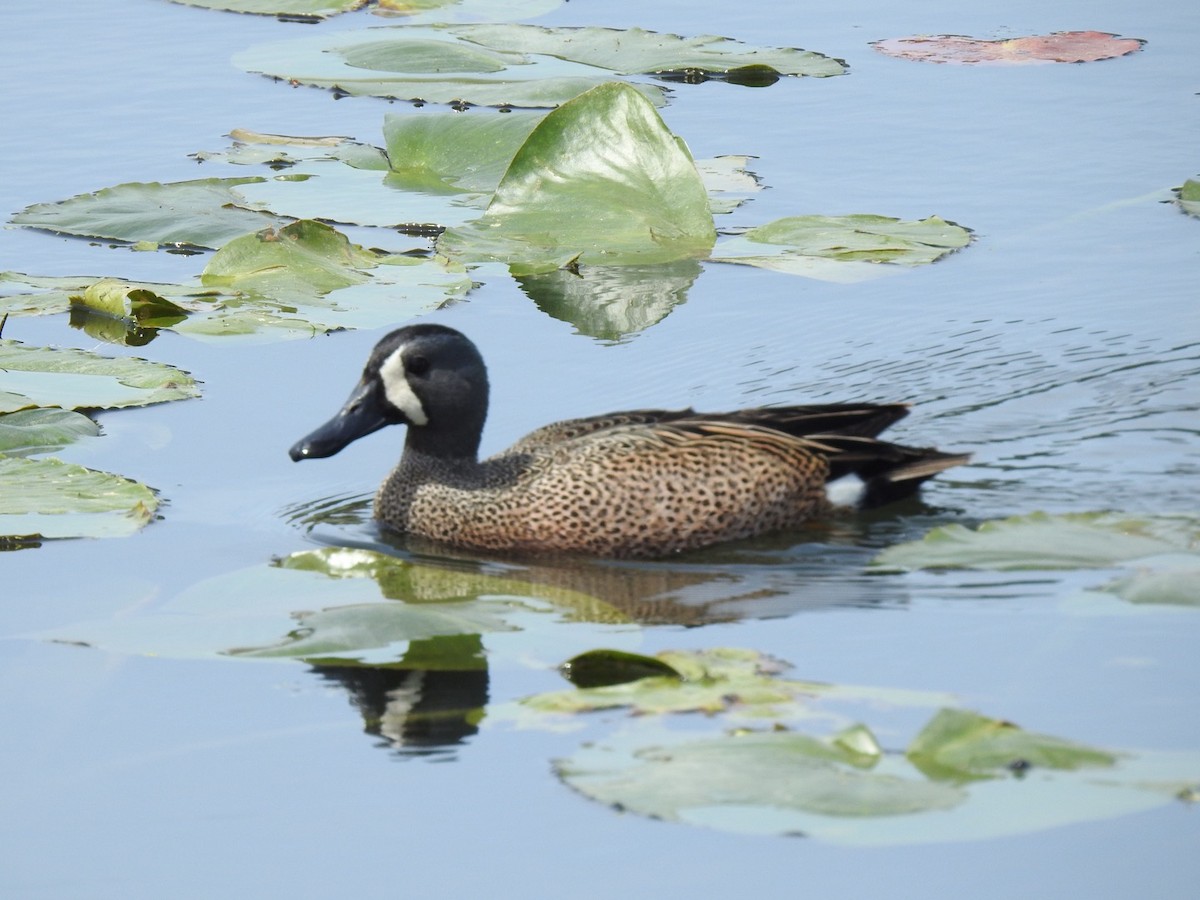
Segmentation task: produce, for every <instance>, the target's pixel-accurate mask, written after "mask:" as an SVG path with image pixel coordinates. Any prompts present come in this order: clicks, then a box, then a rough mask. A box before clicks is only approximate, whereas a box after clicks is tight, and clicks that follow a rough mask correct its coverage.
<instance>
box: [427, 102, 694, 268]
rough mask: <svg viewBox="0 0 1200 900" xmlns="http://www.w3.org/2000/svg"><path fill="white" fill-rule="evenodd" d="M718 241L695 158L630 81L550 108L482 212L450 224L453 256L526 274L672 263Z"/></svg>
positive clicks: (446, 249) (447, 248) (444, 242)
mask: <svg viewBox="0 0 1200 900" xmlns="http://www.w3.org/2000/svg"><path fill="white" fill-rule="evenodd" d="M714 239H715V229H714V227H713V220H712V213H711V212H710V211H709V207H708V195H707V193H706V191H705V189H704V183H703V181H701V179H700V176H699V174H698V173H697V171H696V166H695V163H694V162H693V161H692V157H691V154H690V153H689V152H688V151H687V148H686V147H685V146H684V145H683V143H682V141H680V140H679V139H678V138H676V137H674V136H673V135H672V134H671V132H670V131H669V130H668V129H667V127H666V125H665V124H664V123H663V121H662V118H661V117H660V116H659V115H658V113H657V112H656V111H655V110H654V108H653V107H652V106H651V105H650V104H649V103H648V102H647V101H646V100H645V98H644V97H642V96H641V95H640V94H638V93H637V92H636V91H634V90H633V89H632V88H630V87H628V86H627V85H623V84H620V83H610V84H605V85H602V86H600V87H598V88H595V89H593V90H591V91H588V92H587V93H586V94H583V95H581V96H579V97H577V98H575V99H574V100H572V101H571V102H569V103H567V104H564V105H563V106H561V107H559V108H558V109H556V110H554V111H552V112H551V113H549V114H548V115H547V116H546V117H545V118H544V119H543V120H542V121H541V122H540V123H539V124H538V126H537V127H536V128H535V129H534V130H533V131H532V132H531V133H530V135H529V138H528V139H527V140H526V141H525V143H524V144H522V145H521V149H520V150H518V151H517V154H516V156H515V157H514V158H513V161H512V163H511V165H509V167H508V170H507V172H506V173H505V175H504V178H503V179H502V180H501V182H500V184H499V186H498V187H497V189H496V193H495V195H494V196H493V198H492V201H491V203H490V204H488V208H487V211H486V212H485V213H484V215H483V217H482V218H481V219H479V220H477V221H476V222H474V223H472V224H471V225H468V226H464V227H462V228H456V229H448V230H447V231H446V232H445V233H443V234H442V236H441V237H440V238H439V239H438V244H437V246H438V249H439V251H440V252H443V253H445V254H446V255H448V256H451V257H452V258H459V259H462V260H464V261H475V262H482V261H488V260H499V261H503V262H508V263H510V264H517V265H518V266H520V267H521V268H522V269H523V270H524V271H527V272H534V271H548V270H551V269H554V268H558V267H559V266H560V265H562V264H563V263H564V262H566V261H570V260H576V261H578V262H581V263H587V264H594V265H610V266H611V265H630V264H651V263H661V262H670V261H673V260H679V259H688V258H699V257H703V256H705V255H707V253H708V251H709V250H710V249H711V247H712V244H713V241H714Z"/></svg>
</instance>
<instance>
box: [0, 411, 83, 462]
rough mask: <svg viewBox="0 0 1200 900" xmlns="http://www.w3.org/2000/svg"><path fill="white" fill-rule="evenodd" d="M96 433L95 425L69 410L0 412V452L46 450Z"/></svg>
mask: <svg viewBox="0 0 1200 900" xmlns="http://www.w3.org/2000/svg"><path fill="white" fill-rule="evenodd" d="M99 434H100V426H99V425H97V424H96V423H95V422H93V421H92V420H91V419H90V418H88V417H87V416H85V415H83V414H82V413H77V412H74V411H73V410H69V409H40V408H34V409H21V410H17V411H16V412H10V413H4V414H3V415H0V454H5V455H7V456H24V455H28V454H31V453H47V452H50V451H52V450H60V449H62V448H63V447H65V446H66V445H67V444H72V443H74V442H75V441H77V440H79V439H80V438H83V437H96V436H97V435H99Z"/></svg>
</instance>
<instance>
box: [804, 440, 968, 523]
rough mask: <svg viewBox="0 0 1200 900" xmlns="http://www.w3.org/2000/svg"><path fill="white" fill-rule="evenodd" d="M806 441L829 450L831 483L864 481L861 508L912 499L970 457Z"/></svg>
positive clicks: (882, 444) (871, 443) (876, 444)
mask: <svg viewBox="0 0 1200 900" xmlns="http://www.w3.org/2000/svg"><path fill="white" fill-rule="evenodd" d="M809 439H810V440H812V441H816V442H819V443H820V444H821V445H822V446H823V447H825V448H828V450H829V455H828V456H827V459H828V461H829V470H830V476H829V477H830V480H831V481H832V480H835V479H838V478H841V477H842V476H844V475H857V476H858V477H859V478H861V479H862V480H863V486H864V493H863V496H862V499H861V501H860V505H861V506H864V507H872V506H883V505H884V504H887V503H893V502H895V501H896V500H901V499H903V498H904V497H909V496H912V495H913V494H915V493H917V491H918V489H919V488H920V487H921V484H922V483H923V482H925V481H927V480H928V479H930V478H932V477H933V476H934V475H937V474H938V473H939V472H944V471H945V470H946V469H951V468H953V467H954V466H961V465H963V464H964V463H966V462H967V461H968V460H970V458H971V454H969V453H943V452H942V451H941V450H937V449H935V448H933V447H905V446H904V445H903V444H889V443H888V442H886V441H877V440H873V439H871V438H859V437H853V436H847V435H812V436H811V437H810V438H809Z"/></svg>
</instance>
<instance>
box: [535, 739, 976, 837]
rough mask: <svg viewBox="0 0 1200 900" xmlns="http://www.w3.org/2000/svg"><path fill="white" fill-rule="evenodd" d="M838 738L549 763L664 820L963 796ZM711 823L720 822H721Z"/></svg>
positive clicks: (952, 800)
mask: <svg viewBox="0 0 1200 900" xmlns="http://www.w3.org/2000/svg"><path fill="white" fill-rule="evenodd" d="M850 762H851V761H850V759H849V757H848V755H847V754H846V752H845V751H843V750H842V749H841V748H840V747H838V746H837V745H835V744H833V743H831V742H826V741H821V740H817V739H816V738H812V737H809V736H807V735H803V734H797V733H791V732H771V733H750V734H739V735H736V736H735V735H723V736H720V737H715V738H703V739H698V740H690V741H686V742H681V743H672V744H667V745H665V746H653V745H651V746H647V747H642V748H639V749H635V750H634V751H633V752H632V753H628V754H626V753H620V752H616V751H615V750H614V748H611V747H603V749H596V750H590V751H584V752H582V753H580V754H577V755H576V756H575V757H574V758H573V759H570V760H559V761H557V762H556V764H555V770H556V773H557V774H558V776H559V777H560V778H561V779H562V780H563V781H564V782H565V783H566V784H567V785H568V786H570V787H572V788H574V789H575V790H577V791H579V792H580V793H582V794H584V795H585V796H588V797H590V798H592V799H593V800H598V801H600V802H601V803H607V804H609V805H616V806H619V807H620V808H622V809H625V810H628V811H629V812H633V813H638V814H640V815H645V816H652V817H654V818H656V819H666V820H668V821H685V822H686V821H689V820H690V819H691V818H692V815H693V813H694V812H698V813H700V814H701V815H703V813H704V812H705V811H709V812H710V814H711V811H712V810H713V808H721V807H724V808H726V810H732V812H730V813H728V817H729V818H730V819H732V820H734V821H736V819H737V818H738V816H739V814H740V816H741V818H743V819H745V818H747V817H748V816H752V815H753V812H754V811H756V810H762V811H767V812H770V811H789V812H795V813H806V814H809V815H811V816H816V817H821V818H826V817H828V818H834V819H851V820H854V819H862V818H870V817H881V816H901V815H909V816H911V815H913V814H915V813H921V812H928V811H933V810H947V809H952V808H953V807H955V806H957V805H959V804H960V803H962V802H963V801H964V800H965V799H966V795H965V793H964V792H963V791H962V790H961V789H960V788H958V787H955V786H953V785H948V784H939V783H937V782H932V781H927V780H923V779H919V778H905V777H899V776H896V775H893V774H890V773H876V772H863V771H860V770H858V769H856V768H853V767H852V766H851V765H850ZM717 821H720V820H719V819H718V820H717Z"/></svg>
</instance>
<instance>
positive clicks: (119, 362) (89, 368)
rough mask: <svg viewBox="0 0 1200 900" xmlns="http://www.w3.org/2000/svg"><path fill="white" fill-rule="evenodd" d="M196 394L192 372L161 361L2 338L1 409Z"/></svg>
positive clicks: (140, 401)
mask: <svg viewBox="0 0 1200 900" xmlns="http://www.w3.org/2000/svg"><path fill="white" fill-rule="evenodd" d="M198 396H200V389H199V387H198V386H197V385H196V381H195V379H194V378H192V376H191V375H189V374H188V373H187V372H184V371H182V370H181V369H177V368H175V367H174V366H169V365H166V364H164V363H158V362H150V361H148V360H145V359H135V358H124V359H113V358H111V357H105V356H100V355H98V354H95V353H90V352H88V351H86V350H71V349H61V350H60V349H53V348H50V347H27V346H25V345H24V344H22V343H20V342H19V341H10V340H0V413H7V412H14V411H15V410H18V409H25V408H27V407H31V406H60V407H63V408H64V409H115V408H118V407H125V406H146V405H147V404H150V403H163V402H165V401H168V400H182V399H185V398H188V397H198Z"/></svg>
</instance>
